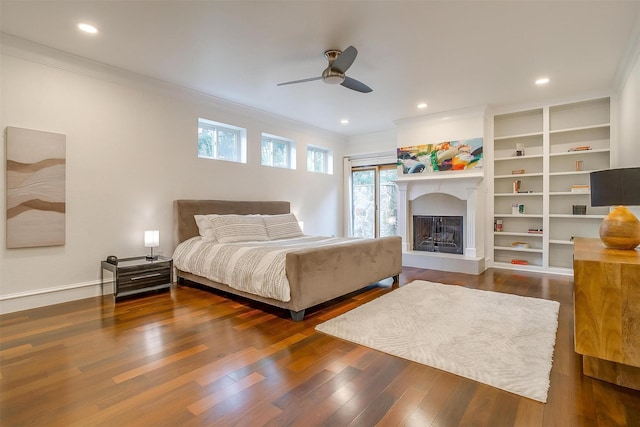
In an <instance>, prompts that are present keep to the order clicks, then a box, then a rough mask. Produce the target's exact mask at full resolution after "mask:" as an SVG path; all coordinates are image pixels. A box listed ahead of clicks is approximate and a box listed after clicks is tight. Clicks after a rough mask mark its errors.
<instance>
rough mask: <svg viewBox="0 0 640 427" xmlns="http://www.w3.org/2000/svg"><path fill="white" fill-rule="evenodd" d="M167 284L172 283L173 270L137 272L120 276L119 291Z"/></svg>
mask: <svg viewBox="0 0 640 427" xmlns="http://www.w3.org/2000/svg"><path fill="white" fill-rule="evenodd" d="M165 283H171V270H169V269H168V268H162V269H155V270H146V271H136V272H132V273H125V274H121V275H119V276H118V290H119V291H129V290H132V289H141V288H148V287H151V286H156V285H164V284H165Z"/></svg>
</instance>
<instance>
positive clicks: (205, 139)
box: [198, 119, 247, 163]
mask: <svg viewBox="0 0 640 427" xmlns="http://www.w3.org/2000/svg"><path fill="white" fill-rule="evenodd" d="M198 157H201V158H204V159H216V160H228V161H231V162H238V163H247V130H246V129H243V128H240V127H237V126H232V125H227V124H224V123H218V122H214V121H211V120H207V119H198Z"/></svg>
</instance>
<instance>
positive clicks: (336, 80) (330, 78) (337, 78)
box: [322, 76, 344, 85]
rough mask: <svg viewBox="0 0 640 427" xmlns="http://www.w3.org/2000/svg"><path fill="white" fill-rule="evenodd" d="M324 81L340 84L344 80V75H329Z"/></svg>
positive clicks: (330, 83)
mask: <svg viewBox="0 0 640 427" xmlns="http://www.w3.org/2000/svg"><path fill="white" fill-rule="evenodd" d="M322 81H323V82H325V83H326V84H328V85H339V84H340V83H342V82H343V81H344V77H341V76H327V77H325V78H324V79H322Z"/></svg>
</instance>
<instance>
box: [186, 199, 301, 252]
mask: <svg viewBox="0 0 640 427" xmlns="http://www.w3.org/2000/svg"><path fill="white" fill-rule="evenodd" d="M290 211H291V204H290V203H289V202H278V201H273V202H271V201H262V202H260V201H255V202H253V201H233V200H174V201H173V239H174V240H173V243H174V246H177V245H178V244H179V243H180V242H184V241H185V240H187V239H190V238H192V237H194V236H197V235H198V234H199V233H198V226H197V225H196V221H195V219H194V218H193V216H194V215H207V214H220V215H229V214H238V215H249V214H264V215H277V214H284V213H289V212H290Z"/></svg>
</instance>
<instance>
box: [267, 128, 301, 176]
mask: <svg viewBox="0 0 640 427" xmlns="http://www.w3.org/2000/svg"><path fill="white" fill-rule="evenodd" d="M265 143H268V144H270V145H271V147H270V150H271V151H270V157H269V160H270V163H265V162H264V154H265V151H264V150H265V148H266V147H265ZM274 143H275V144H279V145H283V146H284V147H285V150H284V153H285V164H283V165H279V164H274V153H275V150H274V149H273V146H274ZM260 165H262V166H269V167H272V168H280V169H295V168H296V142H295V141H294V140H293V139H289V138H284V137H282V136H277V135H272V134H269V133H265V132H262V133H261V135H260Z"/></svg>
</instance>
